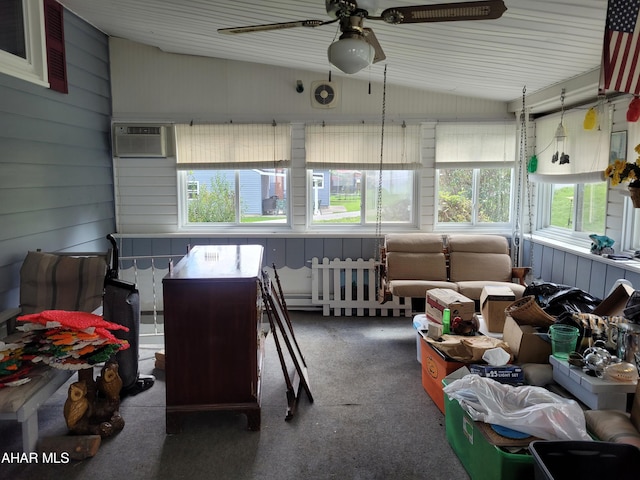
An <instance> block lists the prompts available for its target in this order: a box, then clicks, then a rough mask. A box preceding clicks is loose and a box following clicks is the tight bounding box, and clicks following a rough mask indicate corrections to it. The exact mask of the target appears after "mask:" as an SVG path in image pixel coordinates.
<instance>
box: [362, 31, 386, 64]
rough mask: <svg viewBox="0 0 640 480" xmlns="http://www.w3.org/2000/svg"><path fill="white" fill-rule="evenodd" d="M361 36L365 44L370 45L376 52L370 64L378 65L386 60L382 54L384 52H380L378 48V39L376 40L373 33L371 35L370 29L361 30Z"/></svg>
mask: <svg viewBox="0 0 640 480" xmlns="http://www.w3.org/2000/svg"><path fill="white" fill-rule="evenodd" d="M362 34H363V35H364V39H365V40H366V41H367V43H368V44H369V45H371V46H372V47H373V48H374V49H375V51H376V53H375V54H374V55H373V62H372V63H378V62H380V61H382V60H384V59H385V58H387V56H386V55H385V54H384V51H383V50H382V47H381V46H380V43H379V42H378V39H377V38H376V35H375V33H373V30H371V29H370V28H363V29H362Z"/></svg>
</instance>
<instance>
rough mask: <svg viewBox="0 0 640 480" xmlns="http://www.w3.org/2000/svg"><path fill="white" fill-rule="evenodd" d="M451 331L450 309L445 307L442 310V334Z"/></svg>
mask: <svg viewBox="0 0 640 480" xmlns="http://www.w3.org/2000/svg"><path fill="white" fill-rule="evenodd" d="M450 332H451V310H449V309H448V308H445V309H444V310H443V311H442V333H443V335H444V334H446V333H450Z"/></svg>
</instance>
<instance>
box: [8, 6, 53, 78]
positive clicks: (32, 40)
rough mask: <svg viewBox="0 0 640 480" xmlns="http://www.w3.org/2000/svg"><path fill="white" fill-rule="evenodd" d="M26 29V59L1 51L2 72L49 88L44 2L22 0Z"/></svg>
mask: <svg viewBox="0 0 640 480" xmlns="http://www.w3.org/2000/svg"><path fill="white" fill-rule="evenodd" d="M22 8H23V15H24V29H25V49H26V53H27V58H26V59H24V58H22V57H19V56H17V55H13V54H11V53H9V52H6V51H4V50H0V72H1V73H5V74H7V75H10V76H12V77H16V78H20V79H21V80H26V81H28V82H31V83H35V84H37V85H41V86H43V87H47V88H49V87H50V85H49V81H48V73H47V48H46V38H45V37H46V36H45V28H44V3H43V2H42V0H22Z"/></svg>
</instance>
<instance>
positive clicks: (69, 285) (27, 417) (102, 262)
mask: <svg viewBox="0 0 640 480" xmlns="http://www.w3.org/2000/svg"><path fill="white" fill-rule="evenodd" d="M110 258H111V251H107V252H106V253H79V252H75V253H55V254H49V253H42V252H29V253H28V254H27V257H26V258H25V261H24V262H23V264H22V268H21V270H20V304H21V308H12V309H8V310H5V311H2V312H0V339H2V341H4V342H6V343H9V342H11V340H14V339H16V338H19V336H20V335H22V333H21V332H16V331H15V323H16V322H15V319H16V317H18V316H19V315H22V314H27V313H35V312H39V311H42V310H50V309H58V310H80V311H87V312H92V311H95V310H96V309H98V308H100V307H101V305H102V295H103V289H104V278H105V274H106V272H107V267H108V265H109V259H110ZM51 282H55V288H53V287H52V283H51ZM38 302H43V303H41V304H40V303H38ZM73 373H74V372H71V371H68V370H60V369H56V368H51V367H49V366H47V365H37V366H36V368H34V369H33V370H32V371H31V372H30V374H29V376H30V377H31V380H30V381H29V382H28V383H25V384H23V385H20V386H15V387H3V388H0V421H3V420H11V421H17V422H19V423H21V424H22V447H23V449H24V452H33V451H34V450H35V448H36V444H37V443H38V409H39V408H40V406H41V405H42V404H43V403H45V402H46V401H47V400H48V399H49V397H51V395H53V394H54V393H55V392H56V390H58V389H59V388H60V387H61V386H62V385H64V384H65V383H66V382H67V380H69V379H70V378H71V376H72V375H73ZM60 418H61V420H62V421H64V415H63V412H62V411H60Z"/></svg>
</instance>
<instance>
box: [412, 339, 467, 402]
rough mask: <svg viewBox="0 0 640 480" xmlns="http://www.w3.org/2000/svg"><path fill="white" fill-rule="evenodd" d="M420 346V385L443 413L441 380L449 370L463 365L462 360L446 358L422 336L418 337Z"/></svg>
mask: <svg viewBox="0 0 640 480" xmlns="http://www.w3.org/2000/svg"><path fill="white" fill-rule="evenodd" d="M420 342H421V347H422V362H421V363H422V386H423V387H424V389H425V391H426V392H427V393H428V394H429V396H430V397H431V400H433V403H435V404H436V406H437V407H438V408H439V409H440V411H441V412H442V413H444V392H443V391H442V380H443V379H444V377H446V376H447V375H449V374H450V373H451V372H454V371H456V370H458V369H459V368H460V367H463V366H464V363H462V362H456V361H455V360H451V359H448V358H447V357H445V355H444V354H443V353H442V352H440V351H439V350H437V349H435V348H433V347H432V346H431V344H430V343H428V342H427V341H426V340H425V339H424V338H422V339H420Z"/></svg>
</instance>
